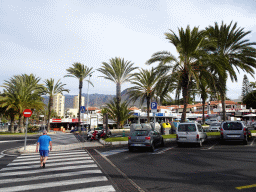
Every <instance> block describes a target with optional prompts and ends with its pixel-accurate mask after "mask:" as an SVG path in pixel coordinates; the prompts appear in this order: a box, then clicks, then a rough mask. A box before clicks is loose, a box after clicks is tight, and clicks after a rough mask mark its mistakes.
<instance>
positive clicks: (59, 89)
mask: <svg viewBox="0 0 256 192" xmlns="http://www.w3.org/2000/svg"><path fill="white" fill-rule="evenodd" d="M44 82H45V88H46V89H45V94H48V95H49V103H48V116H47V121H48V123H47V131H50V117H51V112H52V106H53V95H56V94H58V93H60V94H62V93H63V92H68V93H69V90H68V89H64V86H65V85H66V84H62V83H61V82H60V79H59V80H58V81H57V83H56V84H54V79H52V78H51V79H46V80H45V81H44Z"/></svg>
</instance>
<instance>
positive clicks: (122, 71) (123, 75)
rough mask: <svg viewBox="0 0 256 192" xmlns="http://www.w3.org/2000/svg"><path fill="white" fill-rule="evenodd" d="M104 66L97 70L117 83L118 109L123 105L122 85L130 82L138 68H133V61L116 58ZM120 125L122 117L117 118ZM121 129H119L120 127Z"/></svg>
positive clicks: (104, 63)
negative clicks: (133, 72)
mask: <svg viewBox="0 0 256 192" xmlns="http://www.w3.org/2000/svg"><path fill="white" fill-rule="evenodd" d="M102 65H103V66H101V68H99V69H97V70H98V71H99V72H101V73H102V74H103V75H104V76H99V77H103V78H105V79H107V80H110V81H113V82H114V83H116V98H117V99H116V102H117V107H119V106H120V103H121V84H122V83H124V82H128V81H129V80H130V78H131V77H132V73H131V72H132V71H133V70H135V69H137V68H138V67H133V63H131V61H125V60H124V59H121V58H118V57H115V58H111V59H110V60H109V63H106V62H103V63H102ZM119 124H120V117H119V116H118V117H117V125H118V126H119ZM118 128H119V127H118Z"/></svg>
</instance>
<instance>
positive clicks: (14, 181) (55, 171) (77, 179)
mask: <svg viewBox="0 0 256 192" xmlns="http://www.w3.org/2000/svg"><path fill="white" fill-rule="evenodd" d="M39 159H40V156H39V154H38V153H31V154H23V155H21V156H19V157H17V158H16V159H14V160H13V161H12V162H11V163H9V164H8V165H7V167H5V168H3V169H1V170H0V191H1V192H7V191H8V192H14V191H37V192H38V191H46V190H47V192H50V191H54V192H55V191H74V192H77V191H88V192H89V191H90V192H93V191H95V192H96V191H97V192H99V191H102V192H103V191H104V192H105V191H107V192H112V191H115V188H114V187H113V186H112V184H111V182H110V181H109V180H108V178H107V177H106V175H105V174H104V173H103V172H102V171H101V170H100V168H99V167H98V165H97V164H96V163H95V162H94V160H93V159H92V158H91V156H89V154H88V153H87V152H86V151H84V150H70V151H58V152H50V154H49V157H48V160H47V162H46V167H45V168H40V160H39Z"/></svg>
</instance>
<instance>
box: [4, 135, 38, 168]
mask: <svg viewBox="0 0 256 192" xmlns="http://www.w3.org/2000/svg"><path fill="white" fill-rule="evenodd" d="M38 137H39V135H28V136H27V145H31V144H35V143H36V142H37V139H38ZM24 141H25V136H0V169H2V168H3V167H5V166H6V165H7V164H8V163H10V162H11V161H12V160H13V159H14V158H16V157H17V156H18V155H19V154H14V153H9V152H8V153H6V152H7V151H8V150H9V149H13V148H16V147H22V146H24Z"/></svg>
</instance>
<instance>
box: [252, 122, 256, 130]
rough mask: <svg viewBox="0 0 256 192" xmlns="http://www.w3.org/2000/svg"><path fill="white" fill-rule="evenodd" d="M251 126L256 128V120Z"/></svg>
mask: <svg viewBox="0 0 256 192" xmlns="http://www.w3.org/2000/svg"><path fill="white" fill-rule="evenodd" d="M251 126H252V127H253V129H255V130H256V122H253V123H252V124H251Z"/></svg>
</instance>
